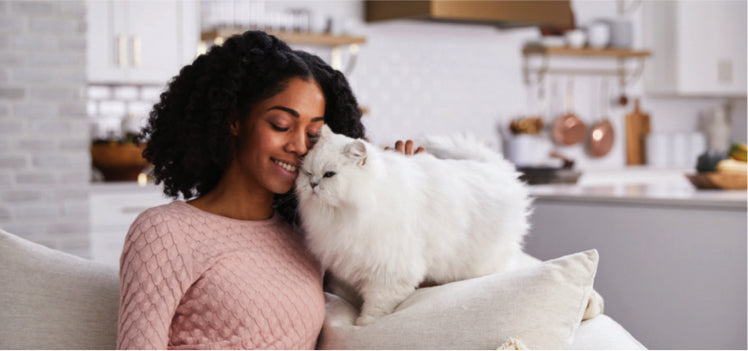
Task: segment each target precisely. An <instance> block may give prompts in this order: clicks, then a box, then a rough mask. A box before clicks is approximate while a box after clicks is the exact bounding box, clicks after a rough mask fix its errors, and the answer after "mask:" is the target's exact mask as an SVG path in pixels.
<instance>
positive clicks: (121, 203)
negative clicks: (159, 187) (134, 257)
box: [89, 192, 172, 231]
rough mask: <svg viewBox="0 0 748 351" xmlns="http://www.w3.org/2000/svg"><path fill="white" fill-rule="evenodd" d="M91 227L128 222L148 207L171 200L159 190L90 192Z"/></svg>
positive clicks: (126, 223) (130, 222) (128, 224)
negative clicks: (126, 192) (111, 192)
mask: <svg viewBox="0 0 748 351" xmlns="http://www.w3.org/2000/svg"><path fill="white" fill-rule="evenodd" d="M89 200H90V206H91V209H90V214H91V229H92V230H93V231H95V230H96V229H97V228H116V227H122V226H125V229H127V228H129V226H130V224H132V222H133V221H134V220H135V218H136V217H137V216H138V215H139V214H140V213H141V212H143V211H145V210H146V209H148V208H150V207H154V206H158V205H163V204H166V203H169V202H171V201H172V200H171V199H170V198H167V197H165V196H164V195H163V193H161V192H142V193H129V194H123V193H116V194H107V193H92V194H91V196H90V199H89Z"/></svg>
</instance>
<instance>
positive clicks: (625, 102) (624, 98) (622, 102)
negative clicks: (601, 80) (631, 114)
mask: <svg viewBox="0 0 748 351" xmlns="http://www.w3.org/2000/svg"><path fill="white" fill-rule="evenodd" d="M618 80H619V81H620V86H621V96H620V97H619V98H618V104H619V105H621V106H624V107H625V106H626V105H628V103H629V98H628V96H626V81H624V79H623V78H622V77H619V78H618Z"/></svg>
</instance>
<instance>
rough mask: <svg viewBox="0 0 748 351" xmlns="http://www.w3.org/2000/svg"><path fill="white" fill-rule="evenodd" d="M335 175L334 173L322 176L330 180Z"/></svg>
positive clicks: (326, 173)
mask: <svg viewBox="0 0 748 351" xmlns="http://www.w3.org/2000/svg"><path fill="white" fill-rule="evenodd" d="M334 175H335V172H325V174H323V175H322V176H323V177H325V178H330V177H332V176H334Z"/></svg>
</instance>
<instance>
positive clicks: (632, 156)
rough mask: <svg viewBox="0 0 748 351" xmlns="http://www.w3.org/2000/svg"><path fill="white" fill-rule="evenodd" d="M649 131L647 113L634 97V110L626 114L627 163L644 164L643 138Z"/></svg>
mask: <svg viewBox="0 0 748 351" xmlns="http://www.w3.org/2000/svg"><path fill="white" fill-rule="evenodd" d="M649 131H650V124H649V115H648V114H647V113H645V112H643V111H642V110H641V109H640V108H639V99H636V100H635V101H634V111H632V112H631V113H629V114H627V115H626V164H627V165H642V164H644V162H645V159H644V154H645V153H644V147H645V146H644V139H645V138H646V136H647V135H648V134H649Z"/></svg>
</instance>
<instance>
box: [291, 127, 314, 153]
mask: <svg viewBox="0 0 748 351" xmlns="http://www.w3.org/2000/svg"><path fill="white" fill-rule="evenodd" d="M289 138H290V139H289V140H288V142H287V143H286V151H287V152H292V153H295V154H296V155H298V156H304V155H306V153H307V151H309V146H310V145H309V138H308V137H307V135H306V131H304V130H299V131H298V132H296V133H293V134H292V135H291V136H290V137H289Z"/></svg>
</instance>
